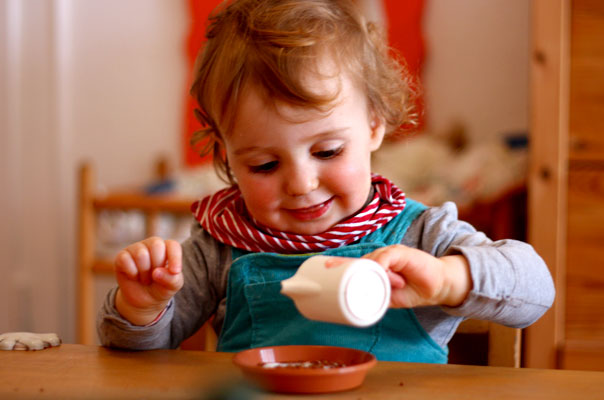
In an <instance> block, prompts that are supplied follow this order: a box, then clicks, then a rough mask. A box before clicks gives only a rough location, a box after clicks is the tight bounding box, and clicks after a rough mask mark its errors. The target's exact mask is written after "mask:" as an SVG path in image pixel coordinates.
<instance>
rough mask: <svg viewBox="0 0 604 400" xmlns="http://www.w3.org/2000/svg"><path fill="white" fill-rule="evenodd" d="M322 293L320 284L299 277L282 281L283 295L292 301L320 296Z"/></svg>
mask: <svg viewBox="0 0 604 400" xmlns="http://www.w3.org/2000/svg"><path fill="white" fill-rule="evenodd" d="M320 292H321V285H320V284H318V283H317V282H313V281H310V280H307V279H304V278H299V277H297V276H293V277H291V278H289V279H286V280H284V281H281V294H284V295H286V296H288V297H291V298H292V299H295V298H297V297H306V296H313V295H318V294H319V293H320Z"/></svg>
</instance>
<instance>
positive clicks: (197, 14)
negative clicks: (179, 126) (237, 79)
mask: <svg viewBox="0 0 604 400" xmlns="http://www.w3.org/2000/svg"><path fill="white" fill-rule="evenodd" d="M221 1H222V0H189V11H190V15H191V20H190V21H191V22H190V23H191V25H190V30H189V36H188V37H187V44H186V51H187V61H188V70H189V75H188V78H187V90H186V107H185V132H184V135H183V141H182V149H183V154H184V164H185V165H186V166H194V165H198V164H202V163H204V162H207V161H208V160H209V159H210V157H209V156H206V157H205V158H201V157H199V154H197V153H196V152H195V151H193V149H192V148H191V144H190V143H191V138H192V137H193V133H194V132H195V131H197V130H199V129H201V124H200V123H199V122H198V121H197V119H196V118H195V116H194V115H193V110H194V109H195V108H196V107H197V102H196V101H195V100H194V99H193V97H191V96H190V95H189V88H190V87H191V84H192V83H193V64H194V63H195V58H196V57H197V52H198V51H199V49H200V47H201V44H202V43H203V40H204V38H205V32H206V28H207V26H208V17H209V16H210V13H211V12H212V10H213V9H214V8H215V7H216V6H217V5H218V4H219V3H220V2H221Z"/></svg>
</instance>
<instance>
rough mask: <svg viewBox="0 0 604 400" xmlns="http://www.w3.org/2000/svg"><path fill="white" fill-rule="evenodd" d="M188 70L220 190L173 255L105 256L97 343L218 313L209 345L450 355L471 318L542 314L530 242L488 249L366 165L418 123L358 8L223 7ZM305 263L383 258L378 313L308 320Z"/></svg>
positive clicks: (183, 330) (154, 248) (511, 321)
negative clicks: (296, 296)
mask: <svg viewBox="0 0 604 400" xmlns="http://www.w3.org/2000/svg"><path fill="white" fill-rule="evenodd" d="M195 72H196V74H195V81H194V83H193V85H192V90H191V93H192V95H193V96H195V98H196V100H197V102H198V104H199V106H200V109H199V110H197V111H196V115H197V117H198V118H199V119H200V120H201V121H202V123H203V124H204V127H205V128H204V129H203V130H202V131H201V132H199V137H200V138H201V139H203V140H204V142H203V143H205V145H204V146H203V148H202V149H201V151H202V152H203V153H208V152H211V153H213V157H214V162H215V165H216V167H217V171H218V172H219V173H220V174H221V176H223V177H224V178H225V179H226V180H228V181H229V182H230V183H231V184H232V185H231V186H230V187H229V188H227V189H224V190H221V191H219V192H217V193H215V194H213V195H211V196H208V197H206V198H204V199H202V200H200V201H199V202H196V203H195V204H194V205H193V206H192V211H193V215H194V217H195V219H196V220H197V221H196V222H195V224H194V226H193V228H192V231H191V236H190V237H189V238H188V239H187V240H186V241H185V242H184V243H183V244H182V245H181V244H179V243H177V242H174V241H170V240H162V239H160V238H157V237H152V238H148V239H146V240H143V241H141V242H138V243H135V244H132V245H130V246H128V247H127V248H126V249H124V250H123V251H121V252H120V253H119V254H118V255H117V257H116V259H115V271H116V277H117V282H118V287H117V288H115V289H113V290H112V291H111V292H110V293H109V294H108V296H107V298H106V301H105V303H104V305H103V307H102V310H101V311H100V315H99V323H98V331H99V334H100V337H101V341H102V344H103V345H106V346H113V347H119V348H128V349H157V348H176V347H178V346H179V344H180V343H181V342H182V341H183V340H184V339H186V338H187V337H189V336H190V335H192V334H193V333H195V331H196V330H198V329H199V328H200V327H201V326H202V324H203V323H204V322H205V321H206V320H208V319H209V318H210V317H211V316H215V318H214V327H215V329H216V331H217V332H218V333H219V342H218V350H219V351H230V352H235V351H240V350H243V349H247V348H252V347H261V346H268V345H284V344H322V345H336V346H347V347H354V348H358V349H361V350H365V351H369V352H371V353H373V354H375V355H376V356H377V358H378V359H379V360H389V361H417V362H436V363H445V362H447V343H448V342H449V340H450V339H451V337H452V335H453V334H454V332H455V330H456V328H457V326H458V325H459V324H460V322H461V321H462V320H464V319H465V318H478V319H484V320H489V321H494V322H497V323H500V324H504V325H507V326H512V327H525V326H528V325H529V324H531V323H533V322H534V321H536V320H537V319H538V318H539V317H540V316H541V315H543V313H544V312H545V311H546V310H547V309H548V308H549V307H550V306H551V304H552V302H553V299H554V287H553V283H552V279H551V276H550V274H549V272H548V269H547V267H546V265H545V264H544V262H543V260H542V259H541V258H540V257H539V256H538V255H537V254H536V252H535V251H534V250H533V248H532V247H531V246H529V245H528V244H525V243H522V242H518V241H514V240H502V241H497V242H493V241H491V240H490V239H488V238H487V237H485V235H484V234H483V233H481V232H477V231H476V230H475V229H474V228H473V227H472V226H470V225H469V224H467V223H465V222H462V221H459V220H458V219H457V210H456V207H455V205H454V204H452V203H445V204H444V205H443V206H441V207H427V206H425V205H422V204H420V203H418V202H415V201H413V200H411V199H408V198H406V197H405V195H404V193H403V192H402V191H401V190H400V189H399V188H397V187H396V186H395V185H393V184H392V182H390V181H389V180H388V179H386V178H384V177H381V176H378V175H375V174H372V173H371V153H372V152H373V151H374V150H376V149H378V148H379V147H380V145H381V143H382V141H383V139H384V136H385V135H387V134H390V133H392V132H394V131H395V130H396V129H398V128H399V127H400V126H402V125H408V124H409V123H412V122H413V118H414V115H413V112H412V110H410V107H409V106H408V105H409V104H411V102H410V100H409V97H410V89H409V85H408V84H407V83H406V80H405V71H404V68H403V67H402V66H401V64H400V63H398V62H397V61H396V60H395V59H394V58H392V57H391V55H390V52H389V50H388V48H387V46H386V45H385V41H384V38H383V35H382V34H381V33H380V32H378V30H377V29H376V28H375V27H374V26H373V25H372V24H370V23H367V22H365V21H364V19H363V17H362V16H361V15H360V13H359V12H358V10H357V9H356V8H355V6H354V2H353V1H352V0H348V1H346V0H238V1H237V0H236V1H231V2H227V4H226V5H223V6H222V8H221V9H220V10H218V11H217V12H216V13H215V14H214V16H213V17H212V18H211V25H210V26H209V29H208V32H207V42H206V44H205V46H204V49H203V51H202V52H201V53H200V57H199V59H198V61H197V64H196V71H195ZM317 253H321V254H323V255H331V256H347V257H367V258H370V259H373V260H375V261H377V262H378V263H379V264H381V265H382V266H383V267H384V268H385V269H386V270H387V271H388V275H389V278H390V281H391V286H392V298H391V304H390V308H389V310H388V312H387V313H386V315H385V316H384V318H383V319H382V320H380V321H379V322H378V323H377V324H375V325H373V326H371V327H368V328H356V327H351V326H344V325H337V324H329V323H323V322H317V321H310V320H307V319H305V318H304V317H302V316H301V315H300V313H299V312H298V311H297V310H296V308H295V306H294V304H293V302H292V301H291V300H290V299H289V298H287V297H285V296H283V295H281V294H280V293H279V292H280V282H281V281H282V280H284V279H287V278H289V277H291V276H292V275H293V274H294V273H295V271H296V268H297V267H298V266H299V265H300V264H301V263H302V262H303V261H304V260H305V259H306V258H308V257H310V256H311V255H314V254H317Z"/></svg>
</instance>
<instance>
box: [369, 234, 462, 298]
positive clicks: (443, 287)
mask: <svg viewBox="0 0 604 400" xmlns="http://www.w3.org/2000/svg"><path fill="white" fill-rule="evenodd" d="M365 258H370V259H372V260H374V261H376V262H378V263H379V264H381V265H382V266H383V267H384V268H386V270H387V271H388V276H389V278H390V282H391V284H392V296H391V306H392V307H405V308H412V307H417V306H429V305H444V306H449V307H456V306H458V305H460V304H462V303H463V301H464V300H465V298H466V297H467V295H468V293H469V292H470V290H471V289H472V278H471V276H470V268H469V265H468V262H467V260H466V258H465V257H464V256H462V255H448V256H444V257H440V258H437V257H434V256H432V255H430V254H428V253H426V252H424V251H421V250H417V249H413V248H411V247H407V246H403V245H393V246H387V247H383V248H381V249H378V250H376V251H374V252H372V253H370V254H367V255H366V256H365Z"/></svg>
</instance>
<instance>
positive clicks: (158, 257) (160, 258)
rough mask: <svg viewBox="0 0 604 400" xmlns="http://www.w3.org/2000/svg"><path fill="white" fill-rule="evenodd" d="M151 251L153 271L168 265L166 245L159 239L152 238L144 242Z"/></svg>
mask: <svg viewBox="0 0 604 400" xmlns="http://www.w3.org/2000/svg"><path fill="white" fill-rule="evenodd" d="M143 243H144V244H145V246H147V248H148V249H149V254H150V257H151V269H153V268H159V267H163V266H164V265H165V264H166V244H165V243H164V240H163V239H162V238H159V237H155V236H154V237H150V238H148V239H145V240H144V241H143Z"/></svg>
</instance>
